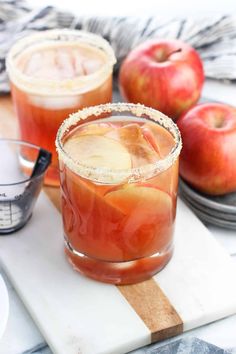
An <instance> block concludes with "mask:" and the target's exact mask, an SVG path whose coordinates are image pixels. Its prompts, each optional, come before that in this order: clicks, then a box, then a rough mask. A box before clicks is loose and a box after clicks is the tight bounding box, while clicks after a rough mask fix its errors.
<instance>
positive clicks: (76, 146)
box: [64, 134, 131, 183]
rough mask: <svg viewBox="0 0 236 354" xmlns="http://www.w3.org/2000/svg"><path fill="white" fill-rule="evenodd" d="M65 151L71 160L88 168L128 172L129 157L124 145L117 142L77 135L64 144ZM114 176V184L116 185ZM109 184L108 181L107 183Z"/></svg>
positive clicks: (97, 136) (94, 136) (98, 137)
mask: <svg viewBox="0 0 236 354" xmlns="http://www.w3.org/2000/svg"><path fill="white" fill-rule="evenodd" d="M64 149H65V151H66V152H67V153H68V154H69V156H71V158H72V159H73V160H74V161H76V162H78V163H82V164H83V165H85V166H89V167H93V168H96V167H99V168H106V169H112V170H113V171H117V172H118V171H119V170H129V169H130V168H131V157H130V154H129V152H128V150H127V149H126V147H125V146H124V145H122V144H121V143H120V142H119V141H116V140H114V139H110V138H107V137H105V136H101V135H92V134H91V135H81V136H79V135H77V136H75V137H73V136H72V137H71V138H70V139H68V140H67V141H66V142H65V144H64ZM118 181H119V175H118V176H117V178H116V177H115V176H114V182H115V183H118ZM109 182H110V181H109Z"/></svg>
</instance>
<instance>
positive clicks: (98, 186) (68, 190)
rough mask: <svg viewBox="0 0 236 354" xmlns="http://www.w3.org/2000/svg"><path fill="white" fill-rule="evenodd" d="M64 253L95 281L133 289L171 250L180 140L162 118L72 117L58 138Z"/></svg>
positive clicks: (113, 113)
mask: <svg viewBox="0 0 236 354" xmlns="http://www.w3.org/2000/svg"><path fill="white" fill-rule="evenodd" d="M56 145H57V151H58V154H59V164H60V179H61V194H62V216H63V224H64V236H65V252H66V254H67V256H68V259H69V261H70V262H71V264H72V265H73V267H74V268H75V269H77V270H78V271H80V272H81V273H83V274H85V275H87V276H89V277H92V278H94V279H97V280H100V281H104V282H109V283H115V284H129V283H135V282H139V281H143V280H145V279H147V278H150V277H151V276H152V275H153V274H155V273H156V272H158V271H159V270H160V269H162V268H163V267H164V266H165V264H166V263H167V262H168V261H169V260H170V258H171V256H172V252H173V233H174V222H175V214H176V197H177V185H178V156H179V153H180V150H181V137H180V134H179V131H178V128H177V126H176V125H175V124H174V122H173V121H172V120H171V119H170V118H168V117H166V116H164V115H163V114H162V113H160V112H158V111H156V110H154V109H151V108H147V107H145V106H142V105H139V104H137V105H135V104H125V103H118V104H106V105H100V106H97V107H90V108H87V109H83V110H81V111H79V112H78V113H75V114H72V115H71V116H70V117H69V118H68V119H67V120H66V121H65V122H64V123H63V124H62V125H61V127H60V129H59V131H58V134H57V139H56Z"/></svg>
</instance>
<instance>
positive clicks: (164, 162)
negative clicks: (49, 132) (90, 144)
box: [55, 103, 182, 183]
mask: <svg viewBox="0 0 236 354" xmlns="http://www.w3.org/2000/svg"><path fill="white" fill-rule="evenodd" d="M112 112H118V113H125V112H127V113H132V114H133V116H134V117H137V118H144V119H146V120H150V121H152V122H154V123H155V122H156V123H158V124H159V125H161V126H162V127H164V128H165V129H166V130H168V131H169V132H170V133H171V135H172V136H173V138H174V141H175V146H174V147H173V148H172V150H171V151H170V152H169V154H168V155H167V156H166V157H165V158H163V159H160V160H157V161H156V162H154V163H151V164H146V165H144V166H141V167H134V168H129V169H121V170H113V169H110V168H104V167H92V166H87V165H86V164H83V163H81V162H80V161H75V160H73V158H72V157H71V156H70V155H69V154H68V153H67V152H66V151H65V150H64V147H63V142H62V140H63V138H64V137H65V135H66V133H68V132H69V131H70V129H71V128H72V127H75V126H76V124H77V123H78V122H80V121H81V120H85V119H86V118H88V117H90V116H92V115H95V116H99V115H101V114H102V113H112ZM55 143H56V150H57V153H58V157H59V160H61V161H63V162H64V164H65V165H66V166H67V167H69V169H70V170H72V171H73V172H75V173H76V174H78V175H80V176H82V177H84V178H87V179H90V180H92V181H95V182H98V183H112V182H114V181H116V183H117V181H119V182H121V181H122V182H123V181H127V182H137V181H139V180H142V179H147V178H151V177H153V176H155V175H156V174H158V173H160V172H163V171H165V170H167V169H168V168H169V167H171V166H172V165H173V164H174V162H175V161H176V160H177V158H178V156H179V154H180V151H181V148H182V140H181V135H180V132H179V129H178V127H177V125H176V124H175V123H174V122H173V120H172V119H170V118H169V117H167V116H166V115H164V114H163V113H161V112H159V111H157V110H155V109H153V108H149V107H145V106H144V105H141V104H132V103H107V104H102V105H99V106H92V107H88V108H84V109H82V110H79V111H78V112H76V113H73V114H71V115H70V116H69V118H67V119H66V120H65V121H64V122H63V123H62V124H61V126H60V128H59V130H58V132H57V137H56V142H55Z"/></svg>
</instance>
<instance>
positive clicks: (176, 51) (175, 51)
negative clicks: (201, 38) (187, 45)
mask: <svg viewBox="0 0 236 354" xmlns="http://www.w3.org/2000/svg"><path fill="white" fill-rule="evenodd" d="M181 51H182V49H181V48H179V49H176V50H174V51H173V52H170V54H169V55H168V56H169V57H170V56H171V55H172V54H175V53H180V52H181Z"/></svg>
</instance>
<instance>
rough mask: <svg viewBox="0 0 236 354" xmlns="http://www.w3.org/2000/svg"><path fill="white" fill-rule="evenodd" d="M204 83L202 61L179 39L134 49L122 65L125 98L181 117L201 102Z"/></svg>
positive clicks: (122, 90) (173, 116) (149, 43)
mask: <svg viewBox="0 0 236 354" xmlns="http://www.w3.org/2000/svg"><path fill="white" fill-rule="evenodd" d="M203 82H204V72H203V66H202V62H201V59H200V57H199V55H198V53H197V52H196V50H195V49H193V48H192V47H190V46H189V45H188V44H186V43H183V42H182V41H179V40H167V39H165V40H164V39H163V40H151V41H147V42H145V43H143V44H141V45H139V46H138V47H137V48H135V49H134V50H132V51H131V52H130V54H129V55H128V56H127V58H126V59H125V60H124V62H123V63H122V65H121V69H120V75H119V83H120V90H121V94H122V95H123V97H124V98H125V99H126V100H127V101H129V102H133V103H143V104H145V105H146V106H149V107H153V108H156V109H158V110H159V111H161V112H163V113H165V114H167V115H168V116H169V117H171V118H172V119H175V118H177V117H179V116H180V114H182V113H183V112H184V111H186V110H187V109H189V108H190V107H192V106H193V105H194V104H195V103H196V102H197V101H198V99H199V97H200V94H201V90H202V85H203Z"/></svg>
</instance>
